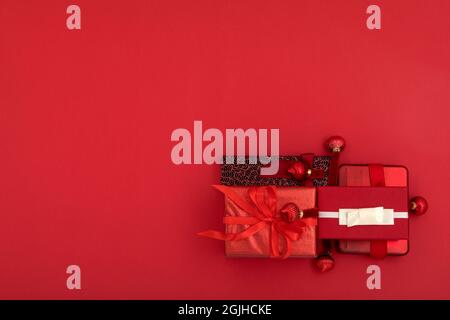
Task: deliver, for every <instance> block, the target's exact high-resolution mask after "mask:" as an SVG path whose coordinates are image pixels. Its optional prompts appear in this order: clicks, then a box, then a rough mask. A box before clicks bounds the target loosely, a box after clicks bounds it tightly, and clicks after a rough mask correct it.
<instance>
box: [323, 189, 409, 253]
mask: <svg viewBox="0 0 450 320" xmlns="http://www.w3.org/2000/svg"><path fill="white" fill-rule="evenodd" d="M318 207H319V209H320V211H319V225H320V228H319V238H320V239H339V240H369V241H370V253H371V255H372V256H375V257H383V256H385V255H386V253H387V241H388V240H407V239H408V237H409V219H408V190H407V188H404V187H321V188H318Z"/></svg>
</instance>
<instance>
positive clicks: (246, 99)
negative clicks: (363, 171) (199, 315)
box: [0, 0, 450, 299]
mask: <svg viewBox="0 0 450 320" xmlns="http://www.w3.org/2000/svg"><path fill="white" fill-rule="evenodd" d="M0 3H1V4H0V217H1V219H0V262H1V263H0V288H1V289H0V298H3V299H4V298H19V299H29V298H35V299H36V298H59V299H63V298H66V299H75V298H86V299H94V298H97V299H112V298H115V299H117V298H122V299H162V298H168V299H198V298H203V299H315V298H319V299H345V298H352V299H393V298H406V299H427V298H435V299H439V298H441V299H443V298H446V299H450V290H449V289H448V288H450V272H449V271H448V266H449V265H450V250H449V248H448V244H449V243H450V232H449V226H450V214H449V209H448V207H449V201H448V198H449V196H448V194H449V192H448V189H449V187H448V181H450V171H449V163H450V148H448V146H447V145H446V142H447V141H450V130H449V125H448V122H449V119H450V107H449V106H450V90H449V83H450V80H449V75H450V59H449V57H450V41H449V34H450V31H449V30H450V19H449V18H448V15H449V12H450V1H446V0H445V1H443V0H436V1H425V0H395V1H386V0H377V1H376V3H374V2H372V1H370V2H369V1H364V0H346V1H341V0H339V1H337V0H330V1H312V0H309V1H303V0H302V1H300V0H267V1H260V0H242V1H211V0H195V1H186V0H164V1H154V0H129V1H120V2H119V1H111V0H108V1H106V0H95V1H92V0H77V1H73V2H72V1H61V0H41V1H29V0H2V1H1V2H0ZM70 4H78V5H79V6H80V7H81V10H82V30H81V31H69V30H67V28H66V21H65V20H66V17H67V14H66V8H67V6H68V5H70ZM371 4H377V5H379V6H380V8H381V14H382V17H381V18H382V22H381V23H382V29H381V30H368V29H367V27H366V18H367V16H368V15H367V14H366V10H367V7H368V6H369V5H371ZM194 120H202V121H203V124H204V126H205V128H218V129H220V130H225V129H226V128H244V129H246V128H256V129H258V128H279V129H280V153H281V154H286V155H294V154H298V153H299V152H314V153H315V154H323V152H324V147H323V143H324V141H325V139H327V138H328V137H329V136H331V135H334V134H339V135H342V136H343V137H344V138H345V139H346V141H347V147H346V149H345V151H344V152H343V153H342V154H341V157H340V160H341V162H342V163H349V162H352V163H369V162H375V163H393V164H395V163H399V164H404V165H405V166H407V167H408V170H409V173H410V185H409V189H410V194H411V196H415V195H422V196H424V197H426V198H427V200H428V202H429V204H430V209H429V212H428V213H426V214H425V215H424V216H421V217H417V218H413V217H411V219H410V220H411V238H410V242H411V248H412V250H411V251H410V253H409V254H408V255H407V256H404V257H392V258H391V257H388V258H387V259H384V260H382V261H374V260H373V259H370V257H366V256H361V255H337V256H336V258H338V259H337V263H336V266H335V268H334V269H333V271H332V272H331V273H328V274H326V275H323V274H318V273H317V272H315V270H314V269H313V268H312V267H311V264H312V262H311V261H309V259H287V260H285V261H281V262H280V261H275V260H274V259H227V258H226V257H225V256H224V250H223V243H221V242H220V241H213V240H208V239H201V238H199V237H196V236H195V234H196V232H198V231H202V230H206V229H208V228H214V229H216V230H221V228H223V224H222V221H221V219H222V217H223V196H222V195H220V194H219V193H217V192H214V191H213V190H211V187H210V186H211V185H212V184H216V183H218V181H219V174H220V169H219V167H218V166H208V165H192V166H188V165H186V166H176V165H174V164H173V163H172V161H171V159H170V152H171V149H172V147H173V145H174V143H173V142H171V141H170V135H171V133H172V131H173V130H174V129H175V128H187V129H189V130H191V132H192V123H193V121H194ZM168 230H170V232H169V231H168ZM374 263H375V264H377V265H379V266H380V268H381V270H382V290H368V289H367V286H366V283H367V281H366V280H367V277H368V275H367V273H366V268H367V266H369V265H371V264H374ZM71 264H77V265H79V266H80V267H81V270H82V290H79V291H78V290H68V289H67V287H66V280H67V276H68V275H67V274H66V273H65V272H66V268H67V266H68V265H71ZM418 271H420V272H418ZM423 274H425V276H424V275H423ZM243 283H245V285H244V286H243V285H242V284H243ZM212 284H214V285H212Z"/></svg>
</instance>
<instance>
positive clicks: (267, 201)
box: [199, 185, 317, 258]
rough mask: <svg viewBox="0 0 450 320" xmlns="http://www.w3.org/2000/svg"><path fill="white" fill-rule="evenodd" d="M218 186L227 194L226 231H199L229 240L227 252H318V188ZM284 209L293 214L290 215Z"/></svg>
mask: <svg viewBox="0 0 450 320" xmlns="http://www.w3.org/2000/svg"><path fill="white" fill-rule="evenodd" d="M215 188H216V189H218V190H219V191H220V192H222V193H223V194H224V195H225V216H224V219H223V220H224V224H225V232H219V231H214V230H208V231H205V232H200V233H199V235H200V236H206V237H210V238H213V239H218V240H225V254H226V256H228V257H278V258H286V257H288V256H289V257H315V256H317V244H316V241H317V233H316V229H317V209H316V208H315V204H316V189H315V188H313V187H274V186H260V187H255V186H253V187H236V186H233V187H231V186H223V185H220V186H215ZM291 209H292V210H291ZM297 209H298V211H295V210H297ZM282 211H284V213H286V212H287V213H293V215H292V217H289V218H288V217H287V216H283V215H282V213H281V212H282ZM291 211H292V212H291Z"/></svg>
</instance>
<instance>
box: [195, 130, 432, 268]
mask: <svg viewBox="0 0 450 320" xmlns="http://www.w3.org/2000/svg"><path fill="white" fill-rule="evenodd" d="M326 147H327V152H328V154H326V155H324V156H315V155H313V154H301V155H299V156H281V157H279V158H278V161H279V170H278V173H277V174H276V175H274V176H262V175H261V174H260V171H261V168H262V167H263V164H262V163H261V162H258V161H256V163H255V161H250V159H249V158H248V157H244V158H238V157H236V158H233V161H226V162H225V163H224V164H223V165H222V169H221V184H220V185H216V186H214V187H215V188H216V189H217V190H218V191H220V192H221V193H223V195H224V199H225V215H224V217H223V223H224V225H225V230H224V231H214V230H208V231H204V232H200V233H199V235H200V236H205V237H210V238H213V239H219V240H224V241H225V254H226V256H228V257H272V258H288V257H304V258H316V266H317V268H318V270H320V271H322V272H325V271H328V270H331V269H332V268H333V267H334V263H335V260H334V258H333V255H334V252H341V253H359V254H369V255H370V256H372V257H374V258H384V257H385V256H387V255H397V256H401V255H405V254H407V253H408V251H409V242H408V240H409V216H410V214H415V215H420V214H423V213H425V211H426V210H427V208H428V205H427V202H426V200H425V199H424V198H422V197H414V198H412V199H411V200H408V199H409V194H408V171H407V169H406V168H405V167H403V166H391V165H389V166H386V165H380V164H365V165H360V164H358V165H354V164H352V165H339V155H340V153H341V152H342V151H343V150H344V147H345V141H344V139H343V138H341V137H338V136H334V137H331V138H330V139H328V140H327V143H326ZM228 160H229V159H228Z"/></svg>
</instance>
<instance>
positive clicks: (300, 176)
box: [288, 162, 308, 181]
mask: <svg viewBox="0 0 450 320" xmlns="http://www.w3.org/2000/svg"><path fill="white" fill-rule="evenodd" d="M288 173H290V174H291V175H292V176H293V177H294V178H295V179H297V180H300V181H302V180H305V179H306V176H307V175H308V169H307V168H306V166H305V164H304V163H303V162H296V163H294V164H293V165H292V166H290V167H289V169H288Z"/></svg>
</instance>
